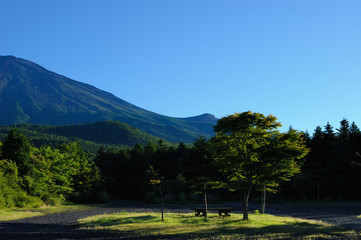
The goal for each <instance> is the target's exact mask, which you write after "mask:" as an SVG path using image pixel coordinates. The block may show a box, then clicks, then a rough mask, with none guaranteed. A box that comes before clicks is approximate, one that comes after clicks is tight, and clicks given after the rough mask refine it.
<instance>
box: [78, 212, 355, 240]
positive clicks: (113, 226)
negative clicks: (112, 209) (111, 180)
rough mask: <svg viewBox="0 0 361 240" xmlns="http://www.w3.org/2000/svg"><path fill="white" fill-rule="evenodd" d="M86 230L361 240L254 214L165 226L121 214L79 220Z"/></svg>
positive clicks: (146, 216) (175, 219) (316, 224)
mask: <svg viewBox="0 0 361 240" xmlns="http://www.w3.org/2000/svg"><path fill="white" fill-rule="evenodd" d="M79 223H81V224H82V226H83V228H84V229H97V230H108V231H116V232H118V233H119V234H128V235H129V234H130V235H134V236H143V237H144V236H145V237H146V236H153V237H157V236H161V235H162V236H167V237H177V238H183V239H249V238H251V239H294V238H297V239H338V238H346V239H359V238H361V235H360V234H359V233H357V232H355V231H352V230H345V229H344V228H341V227H337V226H334V225H330V224H326V223H324V222H321V221H312V220H303V219H295V218H290V217H276V216H272V215H267V214H251V215H250V220H249V221H243V220H242V215H241V214H232V216H231V217H228V218H223V217H219V216H218V215H216V214H210V215H209V218H208V219H207V220H205V219H204V218H201V217H195V216H194V214H190V213H184V214H177V213H167V214H166V217H165V221H164V222H162V221H161V219H160V215H159V214H157V213H117V214H110V215H99V216H92V217H88V218H84V219H81V220H79Z"/></svg>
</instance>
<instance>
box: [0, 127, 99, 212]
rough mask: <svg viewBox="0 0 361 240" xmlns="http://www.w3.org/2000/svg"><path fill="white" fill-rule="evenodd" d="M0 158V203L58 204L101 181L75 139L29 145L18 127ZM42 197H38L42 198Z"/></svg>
mask: <svg viewBox="0 0 361 240" xmlns="http://www.w3.org/2000/svg"><path fill="white" fill-rule="evenodd" d="M2 157H8V160H1V162H0V185H1V187H0V201H1V203H2V206H6V207H12V206H18V207H28V206H40V205H41V204H43V202H44V203H46V204H49V205H58V204H60V203H61V202H63V201H64V200H65V199H66V198H69V197H71V196H72V195H73V194H74V193H75V192H77V193H86V192H90V191H92V190H93V185H94V184H95V183H96V182H100V173H99V170H98V168H97V167H96V166H95V164H94V163H93V162H91V161H89V160H88V158H87V156H86V154H85V153H84V152H83V151H82V149H81V147H80V145H79V144H78V143H70V144H63V145H61V146H60V147H59V149H52V148H50V147H40V148H36V147H31V146H30V144H29V142H28V141H27V139H26V138H25V137H24V136H23V135H22V134H21V133H20V132H18V131H17V130H12V131H10V132H9V134H8V137H7V138H6V140H5V142H4V146H3V154H2ZM40 199H41V200H42V201H43V202H42V201H41V200H40Z"/></svg>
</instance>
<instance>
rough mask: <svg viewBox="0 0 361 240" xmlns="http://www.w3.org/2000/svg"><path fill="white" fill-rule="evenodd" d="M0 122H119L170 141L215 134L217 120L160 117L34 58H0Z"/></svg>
mask: <svg viewBox="0 0 361 240" xmlns="http://www.w3.org/2000/svg"><path fill="white" fill-rule="evenodd" d="M0 112H1V115H0V124H1V125H11V124H19V123H33V124H49V125H65V124H79V123H93V122H98V121H104V120H118V121H120V122H123V123H127V124H129V125H132V126H134V127H136V128H138V129H140V130H141V131H144V132H146V133H148V134H151V135H153V136H157V137H161V138H163V139H165V140H168V141H172V142H179V141H184V142H192V141H193V140H194V139H195V138H197V137H198V136H200V135H204V136H206V137H209V136H212V134H213V126H214V125H215V124H216V121H217V118H215V117H214V116H213V115H211V114H203V115H200V116H195V117H189V118H173V117H168V116H164V115H160V114H157V113H154V112H151V111H148V110H145V109H142V108H140V107H137V106H135V105H133V104H131V103H128V102H126V101H124V100H122V99H120V98H118V97H116V96H114V95H113V94H111V93H109V92H106V91H102V90H100V89H98V88H96V87H94V86H91V85H89V84H85V83H82V82H78V81H75V80H72V79H69V78H67V77H65V76H61V75H59V74H56V73H54V72H51V71H48V70H47V69H45V68H43V67H41V66H40V65H38V64H35V63H33V62H30V61H27V60H24V59H20V58H16V57H13V56H0Z"/></svg>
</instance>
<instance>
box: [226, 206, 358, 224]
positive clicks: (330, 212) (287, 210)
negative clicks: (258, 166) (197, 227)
mask: <svg viewBox="0 0 361 240" xmlns="http://www.w3.org/2000/svg"><path fill="white" fill-rule="evenodd" d="M233 206H235V207H238V208H240V207H241V204H238V203H233ZM249 207H250V209H251V210H254V209H260V206H259V205H256V204H250V206H249ZM266 213H270V214H273V215H279V216H291V217H297V218H303V219H314V220H322V221H324V222H328V223H331V224H335V225H339V226H343V227H347V228H352V229H356V230H361V218H358V217H357V216H358V215H361V203H357V204H356V203H335V204H322V205H321V204H267V205H266Z"/></svg>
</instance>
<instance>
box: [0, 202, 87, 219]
mask: <svg viewBox="0 0 361 240" xmlns="http://www.w3.org/2000/svg"><path fill="white" fill-rule="evenodd" d="M89 208H92V206H90V205H60V206H42V207H39V208H10V209H0V221H10V220H17V219H22V218H29V217H36V216H42V215H45V214H49V213H58V212H64V211H75V210H84V209H89Z"/></svg>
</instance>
